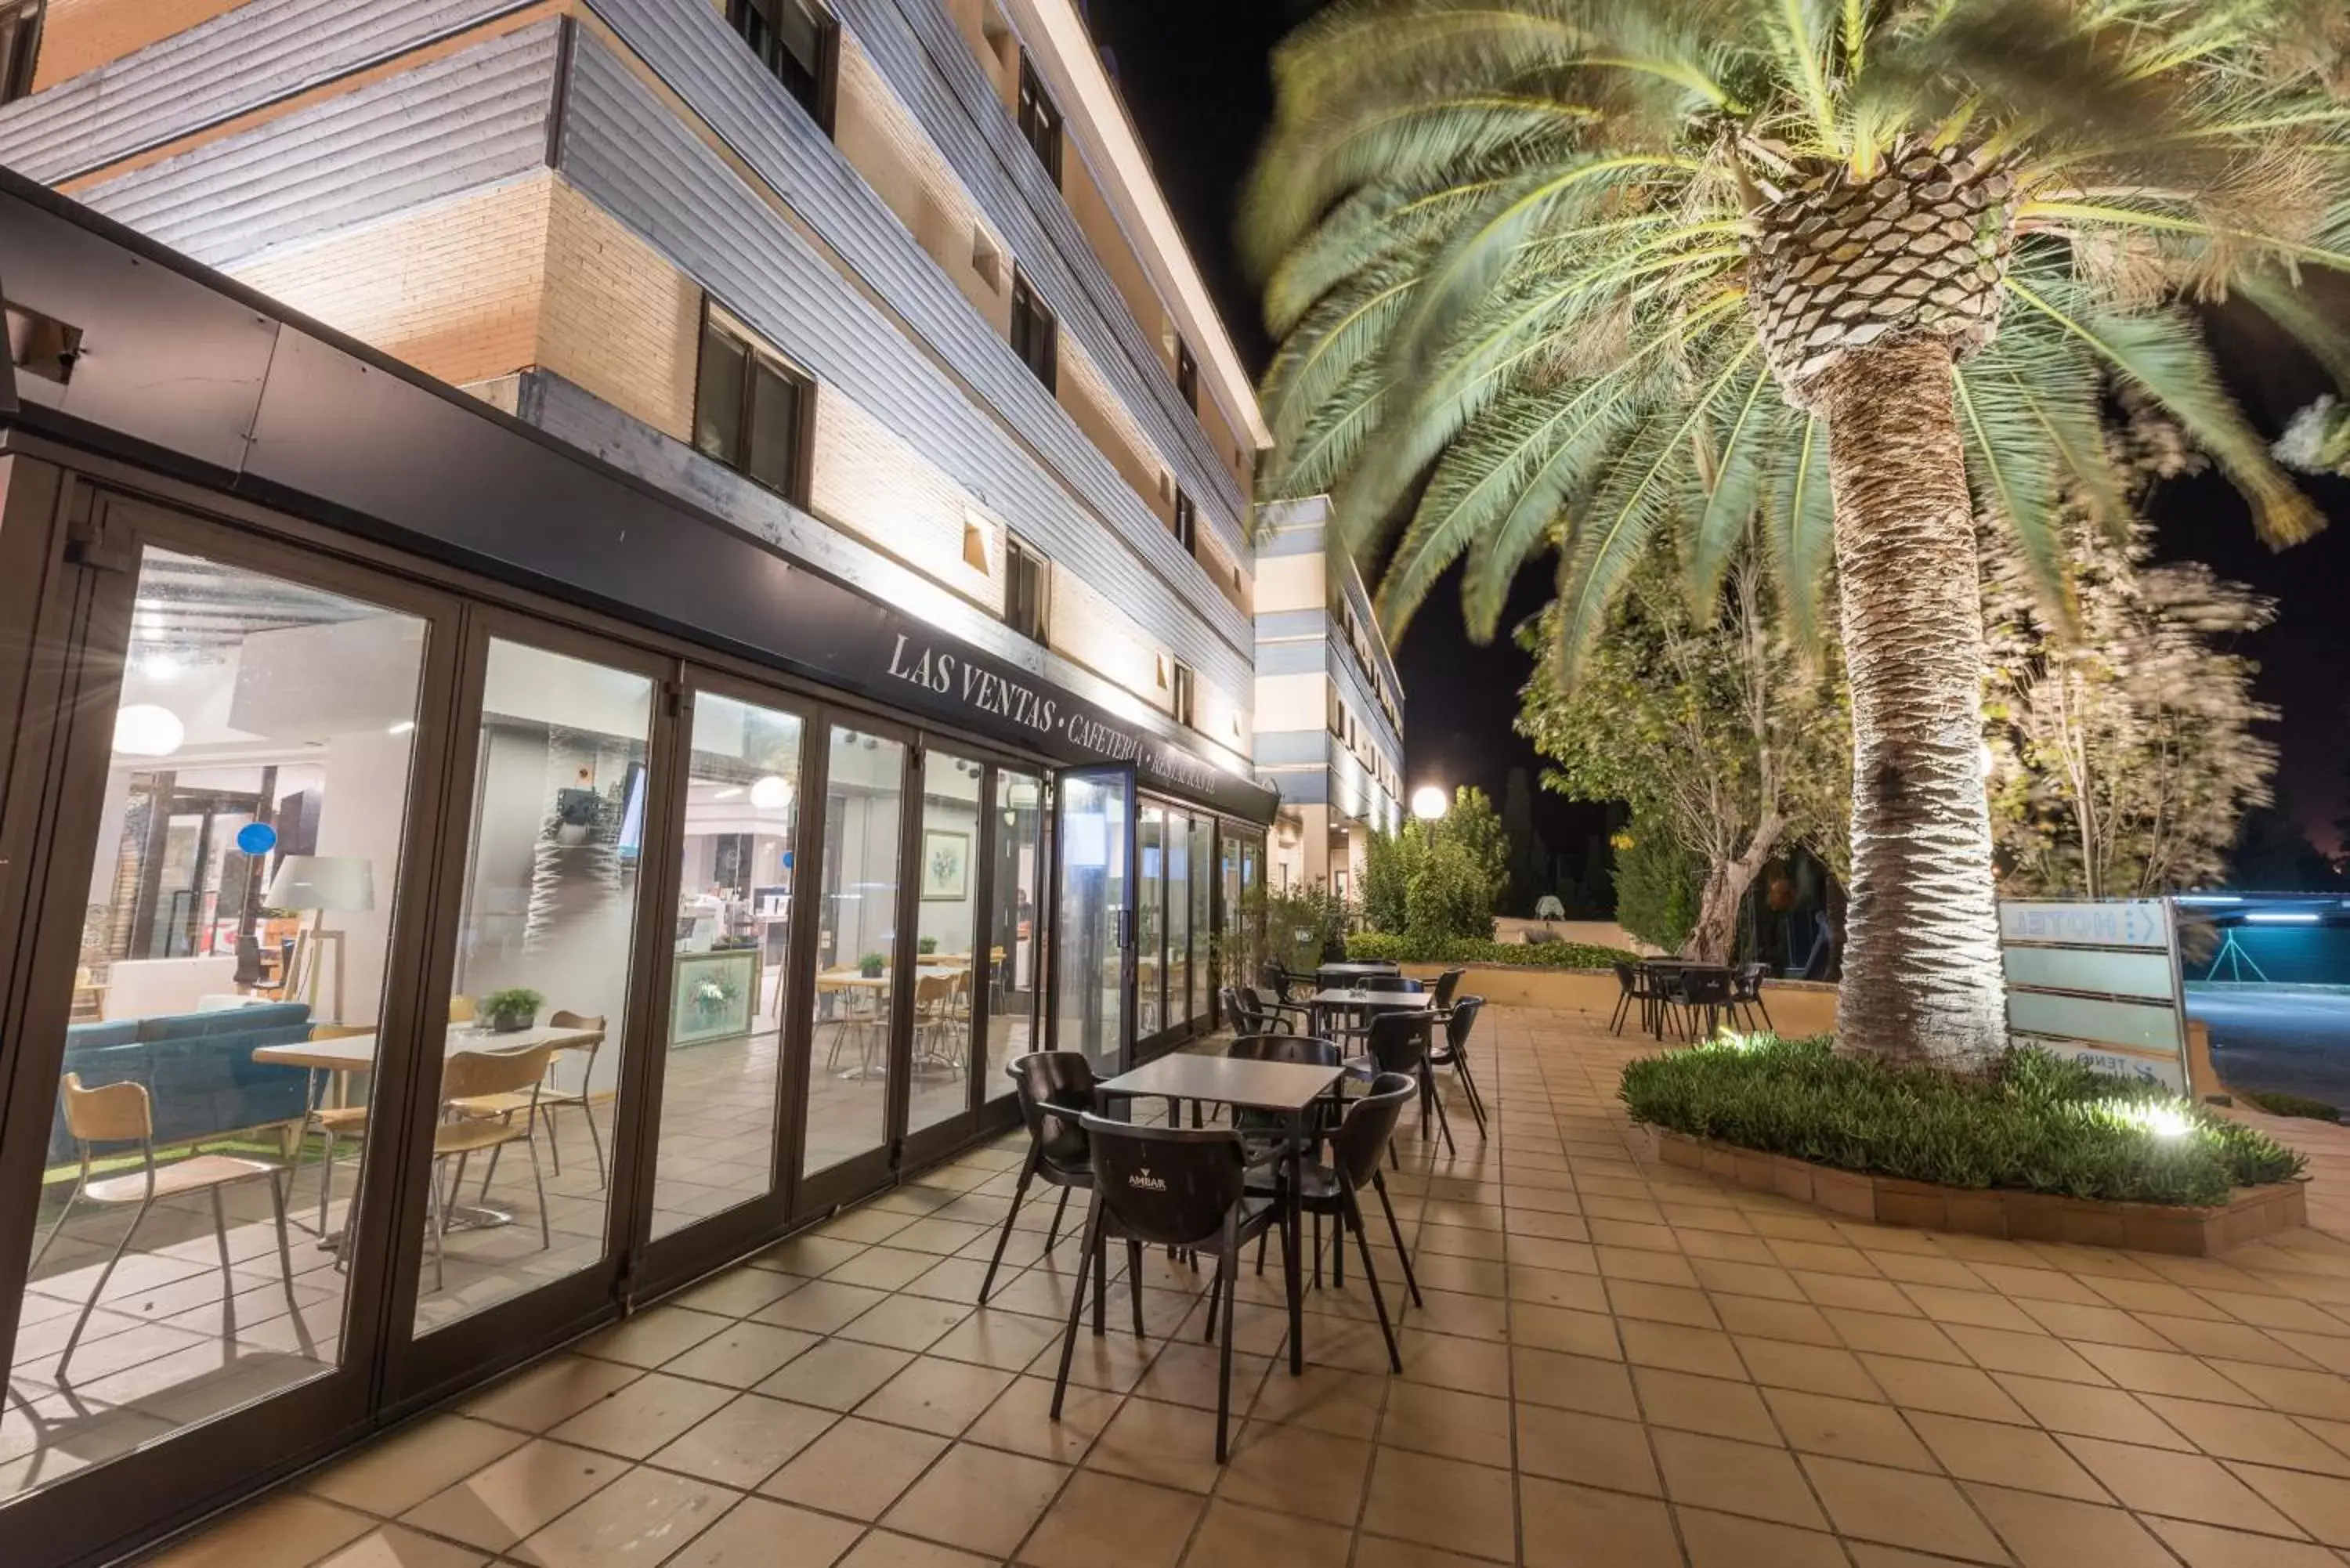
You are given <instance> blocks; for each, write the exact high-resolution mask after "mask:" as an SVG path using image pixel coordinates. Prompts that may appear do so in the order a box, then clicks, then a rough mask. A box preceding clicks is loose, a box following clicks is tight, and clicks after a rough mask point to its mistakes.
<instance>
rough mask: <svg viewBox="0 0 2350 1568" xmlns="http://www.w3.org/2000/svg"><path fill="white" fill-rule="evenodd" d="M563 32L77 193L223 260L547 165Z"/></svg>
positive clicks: (475, 52) (179, 246)
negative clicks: (548, 127)
mask: <svg viewBox="0 0 2350 1568" xmlns="http://www.w3.org/2000/svg"><path fill="white" fill-rule="evenodd" d="M557 26H558V25H557V24H556V23H555V22H552V21H549V22H544V23H541V24H539V25H537V26H532V27H526V28H524V29H522V30H521V31H519V32H515V33H510V34H508V35H506V36H504V37H500V38H496V39H494V40H492V41H491V42H489V43H486V44H484V45H482V46H481V47H478V48H473V49H468V50H466V51H464V52H463V53H462V54H457V55H452V56H450V57H447V58H446V59H441V60H435V61H433V62H432V64H430V65H426V66H421V67H417V68H416V69H415V70H412V71H408V72H404V73H402V74H401V75H400V76H397V77H393V78H389V79H387V80H384V81H380V82H377V83H375V84H373V85H372V86H369V87H367V88H361V89H359V91H357V92H353V93H347V94H344V95H342V96H339V97H337V98H333V99H328V100H326V101H325V102H323V103H319V104H317V105H315V106H313V107H312V108H309V109H303V110H301V111H299V112H297V113H295V114H290V115H287V116H286V117H285V118H283V119H273V120H270V121H268V122H266V123H265V124H263V125H261V126H258V127H256V128H255V129H254V130H249V131H246V132H244V133H243V134H242V135H238V136H232V137H227V138H224V139H223V140H218V141H213V142H207V143H205V144H203V146H200V147H197V148H194V149H192V151H187V152H182V153H181V154H179V155H178V156H177V157H173V158H168V159H165V160H164V161H161V162H160V163H154V164H151V165H149V166H148V167H146V168H144V169H140V170H138V171H134V172H132V173H129V174H125V175H122V176H120V178H118V179H114V180H109V181H107V182H104V183H102V184H99V185H95V186H92V187H91V188H89V189H88V190H87V191H84V192H80V193H79V196H80V200H81V201H83V202H86V203H87V204H88V205H89V206H91V207H93V208H95V209H96V210H98V211H99V212H101V213H105V214H106V215H107V216H108V217H109V218H112V219H114V220H116V221H117V222H119V223H125V224H127V225H129V226H130V227H131V228H133V229H136V230H138V231H139V232H140V234H145V235H147V236H149V237H150V238H151V239H154V240H157V241H160V242H161V243H162V244H167V245H170V246H171V247H172V249H174V250H178V251H183V252H185V253H186V254H189V255H191V256H193V257H194V258H195V259H196V260H198V261H200V262H203V263H205V264H206V265H212V266H224V265H231V264H233V263H236V262H242V261H246V260H250V259H251V258H253V257H255V256H256V255H259V254H261V253H263V252H265V251H266V250H268V249H269V248H270V247H272V246H274V245H277V244H287V243H290V242H293V241H296V240H305V239H309V238H313V237H315V236H317V235H318V234H328V233H332V232H333V231H335V230H337V229H343V228H348V227H350V226H351V225H353V224H356V223H365V222H367V221H368V220H369V219H371V218H377V217H380V216H382V215H384V214H385V213H396V212H401V211H405V210H407V209H409V208H412V207H418V206H421V205H423V204H425V203H426V202H432V201H435V200H438V199H440V198H442V197H444V196H448V195H452V194H454V193H456V192H461V191H467V190H473V189H477V188H479V187H481V186H484V185H488V184H492V183H494V182H497V181H500V180H504V179H509V178H512V177H513V176H515V175H517V174H522V173H525V172H527V171H531V170H534V169H539V168H544V167H545V166H546V119H547V114H548V111H549V106H550V105H551V104H552V102H553V100H554V90H555V75H556V36H557Z"/></svg>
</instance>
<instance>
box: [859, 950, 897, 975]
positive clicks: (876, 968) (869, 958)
mask: <svg viewBox="0 0 2350 1568" xmlns="http://www.w3.org/2000/svg"><path fill="white" fill-rule="evenodd" d="M888 968H889V960H888V959H886V958H883V957H882V956H881V955H880V954H879V953H867V954H866V955H865V956H864V957H863V958H861V959H858V961H857V972H858V973H859V974H861V975H863V976H864V977H865V978H866V979H868V980H879V979H880V978H881V971H883V970H885V969H888Z"/></svg>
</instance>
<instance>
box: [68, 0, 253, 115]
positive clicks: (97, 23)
mask: <svg viewBox="0 0 2350 1568" xmlns="http://www.w3.org/2000/svg"><path fill="white" fill-rule="evenodd" d="M243 4H244V0H49V5H48V11H47V15H46V16H44V17H43V19H42V22H41V57H40V58H39V59H38V60H36V61H35V62H34V71H33V90H34V91H36V92H38V91H40V90H41V89H42V88H48V87H54V86H56V85H57V83H58V82H61V81H65V80H67V79H68V78H72V77H78V76H79V75H81V74H82V72H84V71H87V70H94V69H96V68H97V67H99V66H102V65H104V64H106V62H107V61H109V60H118V59H120V58H121V57H123V56H125V55H128V54H130V53H132V52H133V51H135V50H139V49H143V48H145V47H147V46H148V45H150V44H151V43H154V42H155V41H156V40H158V39H159V38H168V37H170V36H172V34H174V33H180V32H184V31H186V30H187V29H188V28H190V27H192V26H195V25H196V24H197V23H199V22H209V21H211V20H212V19H213V17H215V16H219V15H220V14H221V13H223V12H224V11H230V10H234V8H235V7H237V6H238V5H243Z"/></svg>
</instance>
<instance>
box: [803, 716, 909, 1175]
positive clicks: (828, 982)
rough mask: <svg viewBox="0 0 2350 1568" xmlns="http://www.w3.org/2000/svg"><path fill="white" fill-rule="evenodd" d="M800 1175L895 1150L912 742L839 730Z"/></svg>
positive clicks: (832, 754)
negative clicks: (894, 1024) (895, 1036)
mask: <svg viewBox="0 0 2350 1568" xmlns="http://www.w3.org/2000/svg"><path fill="white" fill-rule="evenodd" d="M828 749H829V756H828V759H827V770H826V781H825V803H824V805H825V809H824V843H823V866H822V872H821V875H822V877H823V881H822V887H821V895H820V901H819V903H818V905H817V910H816V1006H815V1014H814V1025H813V1029H812V1032H811V1035H810V1059H809V1063H808V1070H807V1087H806V1105H805V1107H804V1108H805V1112H806V1115H805V1116H804V1118H803V1121H802V1124H801V1125H802V1127H803V1129H804V1130H803V1136H802V1138H801V1147H800V1171H801V1174H802V1175H805V1176H813V1175H815V1174H816V1173H817V1172H818V1171H823V1170H828V1169H830V1168H833V1167H835V1166H838V1165H841V1164H843V1163H845V1162H847V1161H848V1160H851V1159H854V1158H858V1157H859V1156H861V1155H868V1154H873V1153H875V1152H877V1151H886V1149H887V1148H888V1146H889V1052H890V1029H891V1019H892V1016H893V1012H894V1003H895V1000H896V994H897V989H898V987H899V984H900V983H901V981H902V980H903V976H902V974H901V972H900V969H901V964H902V962H903V960H902V957H901V955H900V952H899V948H900V944H899V940H898V888H899V860H900V859H901V858H902V846H901V845H900V829H901V827H902V826H903V813H904V808H905V790H906V779H905V774H906V744H905V742H902V741H898V740H893V739H890V738H889V737H888V736H884V735H877V734H874V733H872V732H869V731H867V730H862V729H853V728H850V727H849V726H847V725H845V724H834V725H833V726H831V732H830V740H829V748H828Z"/></svg>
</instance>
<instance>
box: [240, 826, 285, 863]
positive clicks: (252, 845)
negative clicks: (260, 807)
mask: <svg viewBox="0 0 2350 1568" xmlns="http://www.w3.org/2000/svg"><path fill="white" fill-rule="evenodd" d="M236 846H237V847H238V848H239V849H242V850H244V852H245V853H246V854H247V855H266V854H268V853H269V852H270V851H271V850H273V849H275V848H276V847H277V830H276V828H274V827H272V826H269V824H267V823H265V822H248V823H246V824H245V825H244V826H243V827H240V828H238V829H237V830H236Z"/></svg>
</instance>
